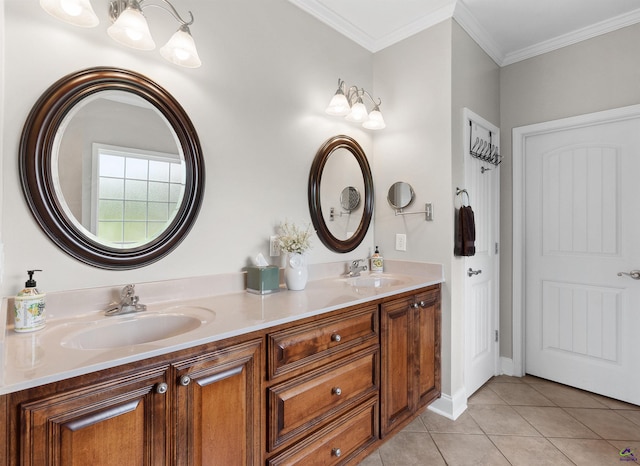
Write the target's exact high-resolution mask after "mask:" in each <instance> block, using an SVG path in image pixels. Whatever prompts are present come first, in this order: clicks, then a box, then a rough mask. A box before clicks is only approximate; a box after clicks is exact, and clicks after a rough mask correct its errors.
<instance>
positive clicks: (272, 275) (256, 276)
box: [247, 265, 280, 294]
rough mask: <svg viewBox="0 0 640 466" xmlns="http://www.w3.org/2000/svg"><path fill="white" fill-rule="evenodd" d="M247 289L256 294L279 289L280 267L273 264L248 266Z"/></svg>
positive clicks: (273, 291)
mask: <svg viewBox="0 0 640 466" xmlns="http://www.w3.org/2000/svg"><path fill="white" fill-rule="evenodd" d="M247 291H248V292H249V293H256V294H269V293H275V292H276V291H280V269H279V268H278V267H277V266H275V265H265V266H260V265H250V266H248V267H247Z"/></svg>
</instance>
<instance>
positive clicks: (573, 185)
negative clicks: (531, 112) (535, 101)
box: [525, 109, 640, 404]
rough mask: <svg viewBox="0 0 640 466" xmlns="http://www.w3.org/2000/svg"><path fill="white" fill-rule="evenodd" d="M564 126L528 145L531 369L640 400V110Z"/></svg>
mask: <svg viewBox="0 0 640 466" xmlns="http://www.w3.org/2000/svg"><path fill="white" fill-rule="evenodd" d="M612 113H615V112H612ZM585 118H586V119H587V120H588V119H589V118H594V120H595V123H593V124H589V123H585ZM560 123H562V122H558V124H560ZM564 123H565V126H564V127H561V128H557V127H554V128H553V131H551V130H550V131H548V132H547V133H544V134H539V135H535V136H530V137H528V138H527V140H526V146H525V148H526V152H525V155H526V157H525V163H526V183H525V186H526V191H525V194H526V215H525V220H526V230H525V231H526V237H527V241H526V249H525V251H526V252H525V275H526V282H525V283H526V321H525V323H526V360H525V361H526V363H525V369H526V372H527V373H530V374H533V375H537V376H540V377H543V378H547V379H551V380H555V381H558V382H561V383H564V384H567V385H572V386H575V387H578V388H582V389H585V390H589V391H593V392H596V393H600V394H602V395H606V396H609V397H612V398H617V399H621V400H625V401H628V402H631V403H635V404H640V391H639V390H638V386H639V385H640V372H638V370H637V369H638V357H639V356H640V351H639V350H638V345H637V330H638V328H640V312H638V309H640V280H637V279H636V280H634V279H633V277H631V276H628V275H622V276H620V275H619V274H618V273H619V272H626V273H629V272H631V271H632V270H638V269H640V247H639V246H638V245H639V244H640V243H638V236H639V235H640V216H638V214H637V211H638V208H637V201H636V198H637V196H636V190H637V185H638V178H639V177H640V158H639V157H638V153H640V109H638V113H636V115H635V116H633V115H632V116H626V117H623V118H621V117H620V116H615V115H612V116H611V117H610V119H609V120H606V119H605V120H604V121H603V119H602V116H598V114H594V115H592V116H585V117H584V118H580V119H579V121H577V122H575V123H572V120H568V121H566V122H564ZM638 277H640V275H638Z"/></svg>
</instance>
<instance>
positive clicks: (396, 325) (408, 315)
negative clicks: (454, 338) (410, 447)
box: [380, 285, 440, 437]
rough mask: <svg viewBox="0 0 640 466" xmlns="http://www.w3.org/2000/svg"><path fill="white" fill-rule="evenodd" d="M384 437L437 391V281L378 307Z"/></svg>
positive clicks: (438, 369)
mask: <svg viewBox="0 0 640 466" xmlns="http://www.w3.org/2000/svg"><path fill="white" fill-rule="evenodd" d="M380 308H381V315H380V322H381V324H380V332H381V337H380V338H381V352H382V355H381V359H382V369H381V377H382V384H381V388H380V398H381V423H380V424H381V426H380V428H381V433H382V437H384V436H386V435H387V434H389V433H391V432H393V431H395V430H396V429H399V428H400V427H402V426H404V425H406V424H407V423H408V422H409V421H410V420H411V419H412V418H413V417H414V414H415V413H416V412H417V411H418V410H419V409H420V408H422V407H424V406H426V405H427V404H429V403H431V402H432V401H434V400H435V399H436V398H438V397H439V396H440V286H439V285H436V286H432V287H429V288H425V289H424V290H420V291H419V292H417V293H416V294H410V295H404V296H402V297H399V298H395V299H391V300H389V301H386V302H383V303H382V304H381V306H380Z"/></svg>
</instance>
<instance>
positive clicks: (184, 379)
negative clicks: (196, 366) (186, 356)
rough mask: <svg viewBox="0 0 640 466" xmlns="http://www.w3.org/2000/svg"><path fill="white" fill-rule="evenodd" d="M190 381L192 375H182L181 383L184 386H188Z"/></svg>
mask: <svg viewBox="0 0 640 466" xmlns="http://www.w3.org/2000/svg"><path fill="white" fill-rule="evenodd" d="M190 383H191V377H189V376H188V375H183V376H182V377H180V385H182V386H183V387H186V386H187V385H189V384H190Z"/></svg>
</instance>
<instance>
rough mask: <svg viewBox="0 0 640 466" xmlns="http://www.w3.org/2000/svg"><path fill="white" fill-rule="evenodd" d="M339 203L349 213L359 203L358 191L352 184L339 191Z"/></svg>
mask: <svg viewBox="0 0 640 466" xmlns="http://www.w3.org/2000/svg"><path fill="white" fill-rule="evenodd" d="M340 205H341V206H342V209H343V210H345V211H346V212H347V213H351V212H353V211H354V210H356V209H357V208H358V206H359V205H360V191H358V189H356V188H354V187H353V186H347V187H346V188H344V189H343V190H342V192H341V193H340Z"/></svg>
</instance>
